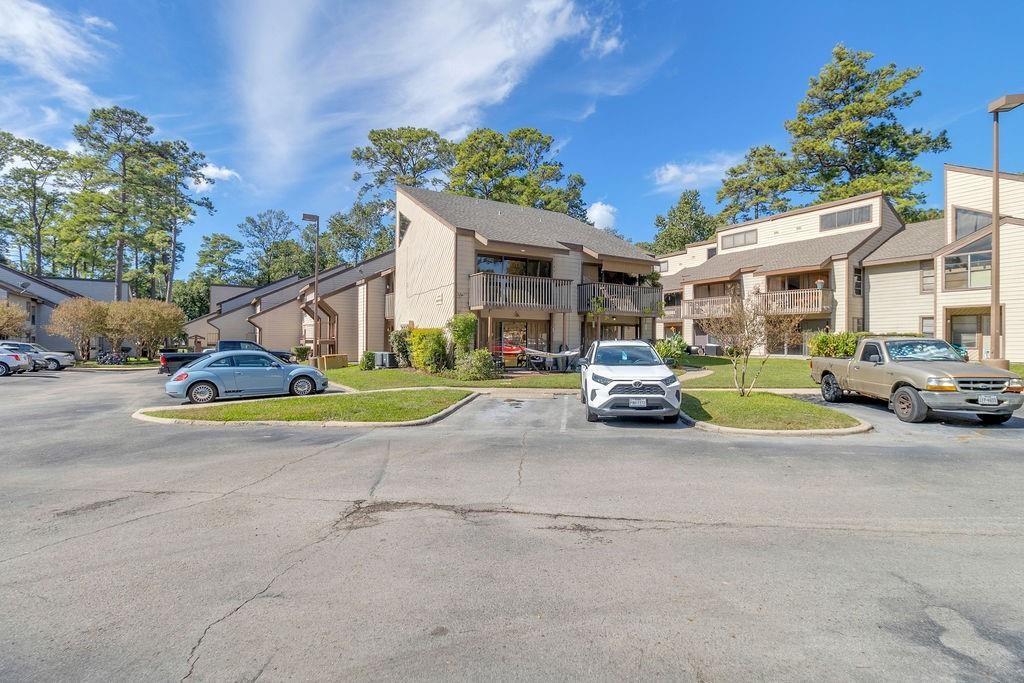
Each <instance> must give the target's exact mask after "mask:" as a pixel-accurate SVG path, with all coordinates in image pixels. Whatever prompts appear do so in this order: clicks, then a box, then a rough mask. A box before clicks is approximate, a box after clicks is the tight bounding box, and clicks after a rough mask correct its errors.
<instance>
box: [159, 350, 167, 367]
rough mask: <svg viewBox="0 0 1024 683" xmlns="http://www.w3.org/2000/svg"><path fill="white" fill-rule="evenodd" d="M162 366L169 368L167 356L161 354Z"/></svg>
mask: <svg viewBox="0 0 1024 683" xmlns="http://www.w3.org/2000/svg"><path fill="white" fill-rule="evenodd" d="M160 365H161V367H167V356H165V355H164V354H162V353H161V354H160Z"/></svg>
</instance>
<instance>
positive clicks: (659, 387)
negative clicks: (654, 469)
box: [580, 340, 679, 422]
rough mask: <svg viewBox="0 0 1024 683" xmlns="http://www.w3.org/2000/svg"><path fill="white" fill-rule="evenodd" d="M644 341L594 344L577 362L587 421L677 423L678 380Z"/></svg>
mask: <svg viewBox="0 0 1024 683" xmlns="http://www.w3.org/2000/svg"><path fill="white" fill-rule="evenodd" d="M673 364H674V362H673V361H671V360H669V361H664V360H662V359H661V356H659V355H658V352H657V351H655V350H654V347H652V346H651V345H650V344H648V343H647V342H644V341H636V340H634V341H598V342H594V343H593V344H591V346H590V349H589V350H588V351H587V354H586V355H585V356H584V357H582V358H580V367H581V370H580V374H581V386H580V402H582V403H583V405H585V406H586V407H587V421H588V422H597V421H598V420H599V419H601V418H602V417H644V416H650V417H660V418H661V419H662V420H664V421H665V422H675V421H676V420H678V419H679V378H678V377H676V375H675V373H674V372H672V369H671V368H670V367H669V366H671V365H673Z"/></svg>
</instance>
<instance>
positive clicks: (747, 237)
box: [722, 228, 757, 249]
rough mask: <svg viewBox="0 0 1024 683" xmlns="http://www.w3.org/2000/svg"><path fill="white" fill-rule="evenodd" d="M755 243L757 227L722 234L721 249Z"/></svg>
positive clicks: (747, 245)
mask: <svg viewBox="0 0 1024 683" xmlns="http://www.w3.org/2000/svg"><path fill="white" fill-rule="evenodd" d="M752 244H757V229H756V228H755V229H753V230H744V231H743V232H733V233H729V234H725V235H722V249H735V248H736V247H749V246H750V245H752Z"/></svg>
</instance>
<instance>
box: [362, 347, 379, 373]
mask: <svg viewBox="0 0 1024 683" xmlns="http://www.w3.org/2000/svg"><path fill="white" fill-rule="evenodd" d="M375 360H376V359H375V358H374V356H373V351H363V355H362V357H361V358H360V359H359V369H360V370H373V368H374V366H375V365H376V363H375V362H374V361H375Z"/></svg>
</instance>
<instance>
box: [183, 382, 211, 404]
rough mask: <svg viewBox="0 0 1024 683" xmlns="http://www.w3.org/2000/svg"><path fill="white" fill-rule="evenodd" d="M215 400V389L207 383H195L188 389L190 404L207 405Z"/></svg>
mask: <svg viewBox="0 0 1024 683" xmlns="http://www.w3.org/2000/svg"><path fill="white" fill-rule="evenodd" d="M215 398H217V387H215V386H213V385H212V384H210V383H209V382H196V383H195V384H193V385H192V386H190V387H189V388H188V400H189V402H190V403H209V402H210V401H212V400H213V399H215Z"/></svg>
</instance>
